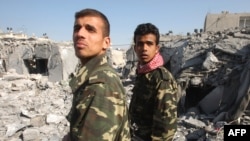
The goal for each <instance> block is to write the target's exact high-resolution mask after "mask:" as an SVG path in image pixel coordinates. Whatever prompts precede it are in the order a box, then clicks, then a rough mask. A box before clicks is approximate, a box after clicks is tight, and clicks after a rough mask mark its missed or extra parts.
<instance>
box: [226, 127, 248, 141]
mask: <svg viewBox="0 0 250 141" xmlns="http://www.w3.org/2000/svg"><path fill="white" fill-rule="evenodd" d="M249 137H250V125H224V141H229V140H230V141H231V140H232V139H239V141H249Z"/></svg>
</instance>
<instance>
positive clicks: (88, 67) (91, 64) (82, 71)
mask: <svg viewBox="0 0 250 141" xmlns="http://www.w3.org/2000/svg"><path fill="white" fill-rule="evenodd" d="M105 63H108V60H107V56H106V55H105V54H103V55H100V56H96V57H94V58H92V59H91V60H89V61H88V62H87V63H86V64H85V65H84V66H81V67H80V68H79V69H78V70H77V72H76V74H75V76H73V77H72V79H71V80H70V82H69V85H70V87H71V89H72V92H75V91H76V90H77V89H78V88H79V87H80V86H81V85H82V84H83V83H84V82H85V81H86V80H88V78H89V77H90V76H91V73H92V72H93V71H94V70H95V69H96V68H98V67H99V66H100V65H103V64H105Z"/></svg>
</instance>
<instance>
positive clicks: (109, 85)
mask: <svg viewBox="0 0 250 141" xmlns="http://www.w3.org/2000/svg"><path fill="white" fill-rule="evenodd" d="M109 32H110V25H109V21H108V19H107V18H106V16H104V15H103V14H102V13H101V12H99V11H97V10H94V9H84V10H82V11H79V12H77V13H76V14H75V23H74V32H73V41H74V48H75V54H76V56H77V57H78V58H79V59H80V61H81V67H80V68H79V69H78V71H77V72H76V74H75V75H74V76H73V77H72V79H71V80H70V86H71V88H72V91H73V94H74V96H73V102H72V107H71V110H70V112H69V114H68V116H67V119H68V121H69V122H70V133H69V134H68V135H67V136H65V137H64V138H63V140H71V141H130V133H129V126H128V125H129V124H128V109H127V108H128V107H127V106H126V99H125V89H124V87H123V85H122V83H121V81H120V78H119V76H118V74H117V73H116V72H115V70H114V69H113V68H112V67H111V66H110V65H109V64H108V60H107V56H106V50H107V48H108V47H109V46H110V37H109Z"/></svg>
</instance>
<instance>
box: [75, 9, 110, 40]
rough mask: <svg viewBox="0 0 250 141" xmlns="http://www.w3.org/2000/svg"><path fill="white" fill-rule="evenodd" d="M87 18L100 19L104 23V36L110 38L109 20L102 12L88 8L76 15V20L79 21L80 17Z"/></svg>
mask: <svg viewBox="0 0 250 141" xmlns="http://www.w3.org/2000/svg"><path fill="white" fill-rule="evenodd" d="M85 16H96V17H100V18H101V19H102V20H103V23H104V28H103V34H104V36H109V34H110V24H109V20H108V18H107V17H106V16H105V15H104V14H103V13H102V12H100V11H98V10H96V9H91V8H86V9H83V10H81V11H78V12H76V13H75V19H78V18H80V17H85Z"/></svg>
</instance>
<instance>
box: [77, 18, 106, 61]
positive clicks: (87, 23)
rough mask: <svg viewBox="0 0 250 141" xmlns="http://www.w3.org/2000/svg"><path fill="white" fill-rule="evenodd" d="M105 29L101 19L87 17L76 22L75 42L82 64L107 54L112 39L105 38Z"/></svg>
mask: <svg viewBox="0 0 250 141" xmlns="http://www.w3.org/2000/svg"><path fill="white" fill-rule="evenodd" d="M103 27H104V24H103V21H102V19H101V18H99V17H93V16H85V17H80V18H78V19H76V20H75V23H74V30H73V42H74V48H75V54H76V56H77V57H78V58H79V59H80V60H81V62H82V64H85V63H86V62H87V61H88V60H90V59H91V58H93V57H94V56H98V55H101V54H103V53H105V50H106V49H107V48H108V47H109V46H110V38H109V37H103Z"/></svg>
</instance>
